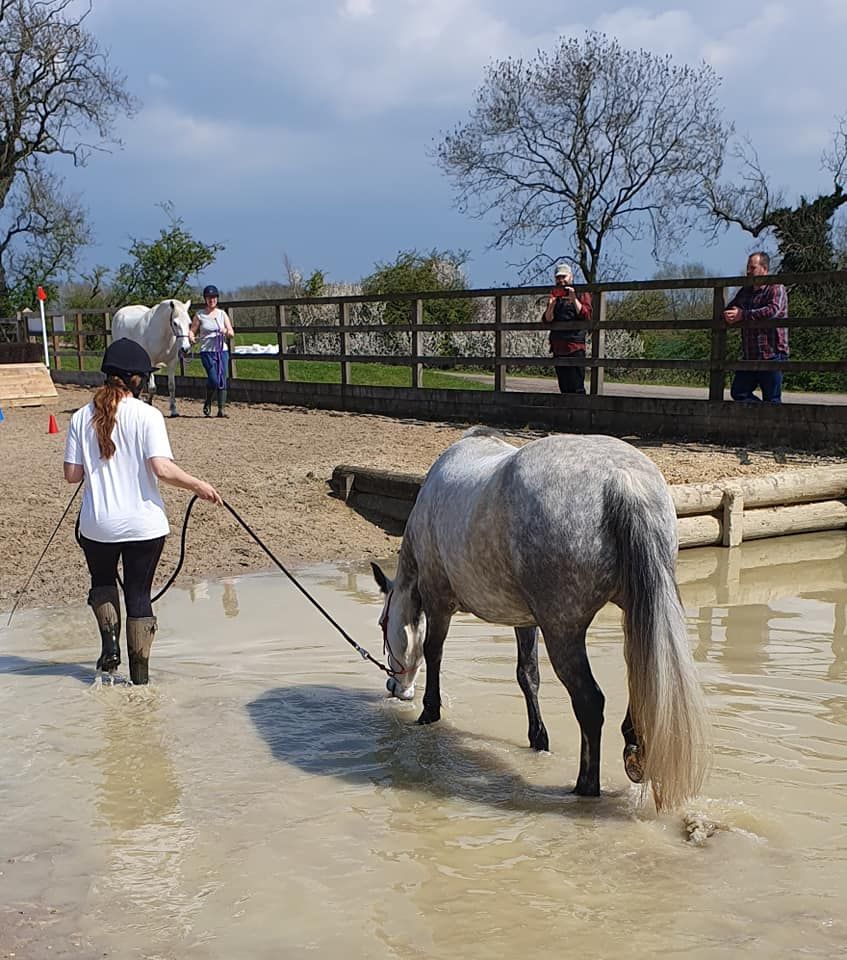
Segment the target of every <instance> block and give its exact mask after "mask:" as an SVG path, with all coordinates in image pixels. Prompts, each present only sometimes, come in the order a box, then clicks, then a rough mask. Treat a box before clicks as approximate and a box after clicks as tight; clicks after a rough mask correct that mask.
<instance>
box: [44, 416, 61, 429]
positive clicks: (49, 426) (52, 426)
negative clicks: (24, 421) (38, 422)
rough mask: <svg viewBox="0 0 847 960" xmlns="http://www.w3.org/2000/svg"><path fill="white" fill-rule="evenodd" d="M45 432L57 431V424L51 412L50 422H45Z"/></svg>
mask: <svg viewBox="0 0 847 960" xmlns="http://www.w3.org/2000/svg"><path fill="white" fill-rule="evenodd" d="M47 432H48V433H58V432H59V424H58V423H56V418H55V417H54V416H53V414H52V413H51V414H50V423H48V424H47Z"/></svg>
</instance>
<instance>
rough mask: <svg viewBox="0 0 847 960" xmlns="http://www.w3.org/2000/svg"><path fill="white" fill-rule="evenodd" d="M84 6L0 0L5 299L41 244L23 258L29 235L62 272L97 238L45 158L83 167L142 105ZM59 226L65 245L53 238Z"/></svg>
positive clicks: (0, 285)
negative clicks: (16, 272)
mask: <svg viewBox="0 0 847 960" xmlns="http://www.w3.org/2000/svg"><path fill="white" fill-rule="evenodd" d="M77 10H79V4H78V3H76V2H73V0H0V302H2V301H3V300H5V299H7V298H8V293H9V283H10V279H12V278H10V276H9V271H10V269H12V267H13V264H12V263H10V258H11V259H12V260H14V258H15V257H17V262H18V263H19V264H20V263H21V262H30V263H31V261H32V257H33V255H34V254H33V251H32V250H30V252H29V254H27V255H22V254H20V252H18V253H17V254H15V247H16V245H19V244H20V243H21V241H23V240H31V239H32V238H36V239H38V238H40V240H41V241H42V244H43V246H42V252H44V254H45V257H46V259H45V264H44V265H45V267H50V268H51V269H54V270H58V269H62V268H65V267H67V265H68V263H69V259H70V260H72V258H73V255H74V254H75V253H76V251H77V249H78V248H79V246H80V244H82V243H85V242H86V241H87V239H88V237H87V228H86V227H85V225H84V214H83V211H82V208H81V207H80V205H79V203H78V202H77V201H76V200H75V199H73V198H68V197H65V196H63V194H62V190H61V181H60V180H59V179H58V178H57V177H56V176H55V175H53V174H50V173H47V172H46V171H45V168H44V163H45V161H47V160H48V158H51V157H53V156H55V155H59V156H64V157H68V158H70V160H71V161H72V162H73V163H74V165H76V166H80V165H83V164H84V163H85V161H86V159H87V158H88V156H89V155H90V153H91V151H92V150H98V149H106V148H107V147H108V145H109V144H115V143H117V141H116V140H115V139H114V138H113V137H112V134H111V131H112V128H113V126H114V122H115V120H116V118H117V116H118V114H120V113H126V114H131V113H132V112H133V111H134V110H135V108H136V106H137V104H136V101H135V100H134V98H133V97H132V96H130V94H128V93H127V91H126V90H125V88H124V77H123V76H121V75H120V74H118V73H116V72H115V71H114V70H113V69H112V68H111V67H110V65H109V61H108V57H107V55H106V53H104V52H103V51H102V50H101V49H100V47H99V46H98V44H97V41H96V40H95V38H94V37H93V36H92V35H91V34H90V33H89V32H88V31H87V30H86V29H85V26H84V23H85V19H86V17H87V16H88V14H89V13H90V11H91V7H90V5H88V6H87V7H86V8H85V9H83V11H82V12H81V13H77V12H76V11H77ZM36 202H38V204H39V207H40V208H39V209H38V210H35V209H33V208H32V207H33V204H35V203H36ZM28 206H29V209H28ZM53 226H55V227H56V229H57V231H58V232H59V233H61V235H62V236H61V242H59V243H53V242H48V237H49V235H50V233H51V232H52V231H51V227H53ZM44 244H46V246H44ZM22 257H23V260H22V259H21V258H22Z"/></svg>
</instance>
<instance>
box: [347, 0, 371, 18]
mask: <svg viewBox="0 0 847 960" xmlns="http://www.w3.org/2000/svg"><path fill="white" fill-rule="evenodd" d="M341 13H342V15H343V16H345V17H349V18H350V19H351V20H359V19H362V18H366V17H372V16H373V15H374V5H373V2H372V0H344V3H343V4H342V5H341Z"/></svg>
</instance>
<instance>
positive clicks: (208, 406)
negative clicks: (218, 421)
mask: <svg viewBox="0 0 847 960" xmlns="http://www.w3.org/2000/svg"><path fill="white" fill-rule="evenodd" d="M214 395H215V388H214V387H206V402H205V403H204V404H203V416H204V417H211V415H212V397H214Z"/></svg>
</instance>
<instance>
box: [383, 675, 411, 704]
mask: <svg viewBox="0 0 847 960" xmlns="http://www.w3.org/2000/svg"><path fill="white" fill-rule="evenodd" d="M385 689H386V690H387V691H388V692H389V693H390V694H391V696H392V697H397V699H398V700H411V699H413V698H414V696H415V685H414V684H410V685H409V686H408V687H406V689H405V690H404V689H403V688H402V687H401V686H400V684H399V683H398V682H397V678H396V677H389V678H388V679H387V680H386V681H385Z"/></svg>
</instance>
